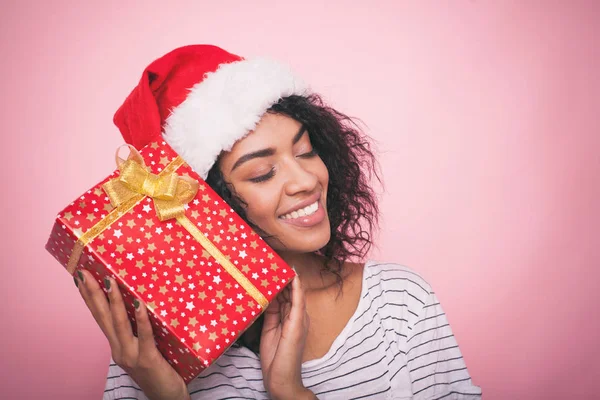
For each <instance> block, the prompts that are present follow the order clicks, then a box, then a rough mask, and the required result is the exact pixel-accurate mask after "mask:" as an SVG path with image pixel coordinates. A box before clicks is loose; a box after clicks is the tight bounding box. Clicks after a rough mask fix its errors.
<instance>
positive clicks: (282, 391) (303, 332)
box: [260, 277, 315, 399]
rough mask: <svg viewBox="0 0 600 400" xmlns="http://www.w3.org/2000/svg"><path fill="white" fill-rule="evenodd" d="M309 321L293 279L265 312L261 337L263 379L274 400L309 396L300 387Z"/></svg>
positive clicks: (296, 280)
mask: <svg viewBox="0 0 600 400" xmlns="http://www.w3.org/2000/svg"><path fill="white" fill-rule="evenodd" d="M290 292H291V296H290ZM290 297H291V302H290ZM309 322H310V321H309V318H308V314H307V313H306V301H305V298H304V291H303V289H302V285H301V283H300V280H299V278H298V277H295V278H294V279H293V281H292V283H291V285H287V286H286V287H285V288H284V289H283V291H282V292H281V293H280V294H279V295H278V296H277V297H276V299H275V300H273V301H272V302H271V304H270V305H269V307H268V308H267V310H265V316H264V322H263V329H262V335H261V338H260V363H261V368H262V372H263V380H264V384H265V388H266V389H267V391H268V392H269V394H270V395H271V396H272V398H274V399H297V398H301V396H304V395H306V394H311V392H310V391H309V390H308V389H306V388H305V387H304V385H303V384H302V373H301V372H302V353H303V352H304V345H305V344H306V336H307V334H308V326H309ZM310 398H315V397H314V395H312V396H310Z"/></svg>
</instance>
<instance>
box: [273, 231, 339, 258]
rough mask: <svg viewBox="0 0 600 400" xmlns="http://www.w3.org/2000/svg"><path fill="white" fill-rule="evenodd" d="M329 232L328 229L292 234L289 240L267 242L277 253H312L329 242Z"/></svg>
mask: <svg viewBox="0 0 600 400" xmlns="http://www.w3.org/2000/svg"><path fill="white" fill-rule="evenodd" d="M330 238H331V234H330V232H329V230H327V231H326V232H323V233H321V234H315V235H294V237H289V239H290V240H285V239H284V240H283V241H279V240H275V241H273V243H272V244H271V243H269V241H267V243H268V244H269V246H271V247H272V248H273V249H274V250H275V251H277V252H278V253H280V254H281V253H290V254H302V253H314V252H316V251H319V250H321V249H322V248H323V247H325V246H326V245H327V243H329V240H330Z"/></svg>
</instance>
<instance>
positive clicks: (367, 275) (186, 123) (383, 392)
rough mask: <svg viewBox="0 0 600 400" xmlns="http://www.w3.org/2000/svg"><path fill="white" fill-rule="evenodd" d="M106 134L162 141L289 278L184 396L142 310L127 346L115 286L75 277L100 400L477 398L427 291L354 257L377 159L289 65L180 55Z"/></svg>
mask: <svg viewBox="0 0 600 400" xmlns="http://www.w3.org/2000/svg"><path fill="white" fill-rule="evenodd" d="M189 88H191V89H189ZM115 123H116V125H117V126H118V127H119V129H120V130H121V132H122V134H123V136H124V138H125V140H126V141H127V142H128V143H131V144H133V145H134V146H136V147H138V148H140V147H143V146H145V145H146V144H148V143H149V142H150V141H151V140H152V139H156V138H157V137H160V136H161V135H162V137H163V138H164V139H165V140H166V141H167V142H168V143H169V144H170V145H171V146H172V147H173V148H174V149H175V150H176V151H177V152H178V153H179V154H180V155H181V157H182V158H184V159H185V160H186V162H187V163H188V164H189V165H190V166H191V167H192V168H193V169H194V170H195V171H196V172H198V173H199V175H200V176H201V177H203V178H205V179H206V181H207V183H208V184H209V185H210V186H211V187H212V188H213V189H214V190H215V191H217V193H218V194H219V195H220V196H221V197H223V198H224V199H225V200H226V201H227V202H228V203H229V204H230V205H231V206H232V208H234V209H235V211H236V212H238V213H239V214H240V215H241V216H242V217H243V218H244V219H245V220H246V221H247V222H248V223H249V224H251V226H252V227H253V228H254V229H255V230H256V231H257V232H258V233H260V234H261V236H262V237H263V238H264V239H265V241H267V243H268V244H269V245H270V246H271V247H272V248H273V249H274V250H275V251H277V252H278V254H280V255H281V257H282V258H283V259H284V260H285V261H286V262H287V263H288V264H289V265H292V266H294V267H295V270H296V271H297V274H298V278H296V279H294V280H293V281H292V283H291V284H290V285H288V286H287V287H286V288H285V289H284V291H283V292H282V293H281V294H280V295H279V296H278V297H277V299H276V300H275V301H273V302H272V303H271V304H270V305H269V307H268V309H267V310H266V311H265V313H264V314H263V315H262V316H261V318H260V319H259V320H258V321H257V322H256V323H255V324H254V325H253V326H252V327H251V328H250V329H248V330H247V331H246V332H245V333H244V335H243V336H242V338H240V340H238V342H237V343H235V344H234V345H233V346H232V347H231V348H229V349H228V350H227V351H226V352H225V354H224V355H223V356H222V357H221V358H220V359H219V360H217V361H216V362H215V363H214V364H213V365H211V366H210V367H209V368H207V369H206V370H205V371H203V372H202V374H201V375H200V376H199V377H197V378H196V379H194V380H193V381H192V382H191V383H190V384H189V385H187V386H186V385H185V384H184V382H183V380H182V379H181V378H180V377H179V375H178V374H177V373H176V372H175V371H174V370H173V369H172V368H171V366H170V365H169V363H168V362H167V361H166V360H165V359H164V358H163V357H162V355H161V354H160V353H159V352H158V350H157V349H156V347H155V344H154V340H153V336H152V328H151V326H150V324H149V320H148V314H147V311H146V309H145V307H144V306H143V304H140V306H139V307H138V308H137V309H136V321H137V325H138V337H135V336H134V335H133V334H132V331H131V326H130V323H129V320H128V319H127V316H126V312H125V308H124V306H123V300H122V297H121V295H120V293H119V290H118V288H117V285H116V284H115V282H114V281H112V280H108V282H106V286H107V288H109V289H108V300H109V301H107V299H106V297H105V295H104V292H103V291H102V289H101V288H100V287H99V285H98V284H97V283H96V282H95V281H94V279H92V277H91V275H89V274H88V273H87V271H81V274H80V275H79V278H77V279H76V283H77V284H78V287H79V291H80V293H81V295H82V297H83V299H84V300H85V302H86V304H87V306H88V307H89V309H90V311H91V312H92V314H93V316H94V317H95V319H96V321H97V322H98V324H99V325H100V328H101V329H102V331H103V332H104V334H105V335H106V336H107V339H108V341H109V343H110V346H111V351H112V358H113V360H111V365H110V368H109V374H108V379H107V383H106V390H105V392H104V398H105V399H125V398H127V399H133V398H135V399H146V398H150V399H164V400H167V399H169V400H170V399H177V400H181V399H225V398H251V399H266V398H272V399H315V398H319V399H351V398H373V399H396V398H398V399H408V398H413V399H478V398H480V396H481V390H480V389H479V388H478V387H477V386H474V385H473V384H472V383H471V379H470V376H469V373H468V371H467V368H466V366H465V363H464V361H463V359H462V356H461V353H460V350H459V348H458V345H457V343H456V341H455V339H454V337H453V335H452V331H451V329H450V327H449V325H448V322H447V320H446V317H445V315H444V312H443V311H442V308H441V306H440V304H439V302H438V301H437V299H436V296H435V294H434V292H433V291H432V289H431V287H430V285H429V284H428V283H427V282H426V281H425V280H424V279H423V278H421V277H420V276H419V275H418V274H417V273H415V272H414V271H412V270H410V269H409V268H406V267H403V266H400V265H396V264H383V263H377V262H374V261H370V260H366V261H362V260H365V257H366V255H367V252H368V250H369V248H370V246H371V244H372V243H371V231H372V230H373V229H374V228H375V227H376V223H377V215H378V208H377V203H376V199H375V196H374V194H373V191H372V190H371V188H370V186H369V179H370V178H371V174H372V173H373V172H374V158H373V154H372V153H371V151H370V147H369V144H368V142H367V141H366V140H365V139H364V138H363V136H362V134H361V133H360V132H359V131H358V129H357V128H356V126H355V125H353V124H352V123H351V121H350V120H349V119H348V118H347V117H346V116H345V115H343V114H341V113H339V112H337V111H335V110H334V109H332V108H330V107H328V106H326V105H324V104H323V102H322V101H321V99H320V97H319V96H318V95H316V94H312V93H310V91H309V90H308V89H307V88H306V87H305V86H304V84H303V83H302V82H301V81H300V80H299V79H298V78H297V77H295V76H294V75H293V74H292V73H291V72H290V71H289V70H288V69H287V68H285V67H284V66H281V65H280V64H277V63H274V62H272V61H268V60H261V59H255V60H243V59H241V58H240V57H238V56H235V55H233V54H230V53H227V52H225V51H224V50H222V49H219V48H217V47H214V46H186V47H182V48H180V49H176V50H174V51H173V52H171V53H169V54H167V55H165V56H163V57H161V58H160V59H158V60H156V61H155V62H153V63H152V64H151V65H150V66H149V67H148V68H147V69H146V70H145V71H144V74H143V75H142V79H141V81H140V83H139V85H138V86H137V87H136V88H135V89H134V90H133V91H132V93H131V94H130V95H129V97H128V98H127V100H126V101H125V103H124V104H123V106H121V108H120V109H119V110H118V111H117V113H116V115H115ZM375 176H376V174H375ZM352 261H355V262H352Z"/></svg>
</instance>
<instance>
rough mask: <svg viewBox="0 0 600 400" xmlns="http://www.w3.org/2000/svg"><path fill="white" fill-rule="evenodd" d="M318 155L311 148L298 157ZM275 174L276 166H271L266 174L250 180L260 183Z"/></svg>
mask: <svg viewBox="0 0 600 400" xmlns="http://www.w3.org/2000/svg"><path fill="white" fill-rule="evenodd" d="M316 155H317V152H316V151H315V149H311V150H310V151H308V152H306V153H302V154H298V155H297V156H296V157H300V158H312V157H315V156H316ZM274 175H275V168H271V170H270V171H269V172H267V173H266V174H264V175H260V176H257V177H254V178H249V179H248V180H249V181H250V182H254V183H260V182H265V181H268V180H269V179H271V178H272V177H273V176H274Z"/></svg>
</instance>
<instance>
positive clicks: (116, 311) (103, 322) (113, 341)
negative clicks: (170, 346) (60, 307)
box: [74, 269, 190, 400]
mask: <svg viewBox="0 0 600 400" xmlns="http://www.w3.org/2000/svg"><path fill="white" fill-rule="evenodd" d="M74 279H75V283H76V284H77V286H78V288H79V293H80V294H81V296H82V297H83V300H84V301H85V304H86V305H87V307H88V308H89V309H90V311H91V313H92V315H93V316H94V319H95V320H96V322H97V323H98V325H99V326H100V329H102V332H104V335H105V336H106V338H107V339H108V343H109V344H110V349H111V352H112V358H113V360H114V361H115V362H116V363H117V364H118V365H119V366H120V367H121V368H123V369H124V370H125V372H127V373H128V374H129V376H131V378H132V379H133V380H134V381H135V382H136V383H137V384H138V385H139V386H140V388H141V389H142V391H143V392H144V394H145V395H146V396H147V397H148V398H150V399H153V400H185V399H189V398H190V397H189V394H188V391H187V386H186V385H185V382H184V380H183V379H182V378H181V376H179V374H177V372H176V371H175V370H174V369H173V367H171V365H170V364H169V363H168V362H167V360H165V359H164V357H163V356H162V354H160V352H159V351H158V349H157V348H156V345H155V343H154V334H153V333H152V326H151V325H150V319H149V318H148V312H147V310H146V306H145V305H144V304H142V303H141V302H140V301H139V300H138V301H137V303H136V304H137V305H138V306H137V308H136V311H135V318H136V323H137V330H138V337H135V336H134V335H133V332H132V328H131V322H129V319H128V317H127V312H126V310H125V305H124V303H123V297H122V296H121V292H120V291H119V288H118V285H117V284H116V282H115V281H114V280H113V279H110V278H106V279H105V286H106V287H107V290H108V298H109V300H110V304H109V302H108V301H107V300H106V295H105V294H104V292H103V290H102V289H101V288H100V285H99V284H98V282H97V281H96V279H94V277H93V276H92V275H91V274H90V273H89V272H88V271H86V270H81V269H80V270H77V273H76V274H75V276H74Z"/></svg>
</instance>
